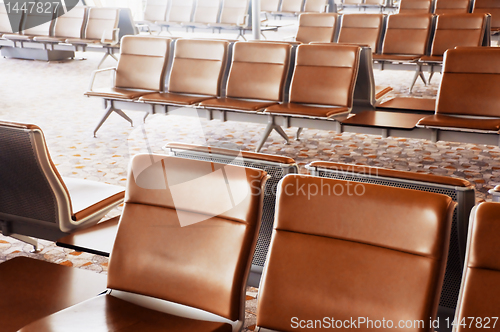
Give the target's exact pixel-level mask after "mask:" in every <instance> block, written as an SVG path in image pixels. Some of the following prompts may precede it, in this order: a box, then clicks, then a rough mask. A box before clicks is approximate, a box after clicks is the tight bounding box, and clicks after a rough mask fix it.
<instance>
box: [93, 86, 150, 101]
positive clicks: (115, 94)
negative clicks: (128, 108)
mask: <svg viewBox="0 0 500 332" xmlns="http://www.w3.org/2000/svg"><path fill="white" fill-rule="evenodd" d="M147 93H149V92H147V91H137V90H128V89H121V88H102V89H97V90H93V91H87V92H85V95H86V96H91V97H101V98H107V99H124V100H130V99H137V98H139V97H140V96H143V95H145V94H147Z"/></svg>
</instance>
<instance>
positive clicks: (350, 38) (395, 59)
mask: <svg viewBox="0 0 500 332" xmlns="http://www.w3.org/2000/svg"><path fill="white" fill-rule="evenodd" d="M295 40H296V41H298V42H303V43H311V42H327V43H328V42H337V43H346V44H358V45H368V46H369V47H370V48H371V49H372V50H373V53H374V55H373V60H374V61H375V63H376V65H378V66H379V67H378V68H379V69H386V68H391V69H398V68H399V67H401V69H403V70H406V69H409V68H408V66H407V65H406V64H410V65H411V66H414V67H415V68H416V72H415V76H414V78H413V81H412V84H411V86H410V92H411V91H412V90H413V86H414V85H415V83H416V81H417V79H418V78H419V77H421V78H422V80H423V81H424V83H427V81H426V79H425V77H424V76H423V70H425V67H428V70H429V71H430V72H431V76H430V77H429V81H430V80H431V79H432V75H433V74H434V72H435V70H439V69H440V68H441V65H442V63H443V54H444V52H445V51H446V50H448V49H451V48H455V47H475V46H489V45H490V18H489V16H488V15H487V14H442V15H437V16H433V15H432V14H397V15H389V16H388V17H387V16H386V15H384V14H344V15H340V16H339V15H338V14H335V13H331V14H301V15H300V17H299V28H298V30H297V35H296V38H295ZM401 64H404V65H401ZM405 65H406V66H405Z"/></svg>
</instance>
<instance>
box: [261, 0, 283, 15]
mask: <svg viewBox="0 0 500 332" xmlns="http://www.w3.org/2000/svg"><path fill="white" fill-rule="evenodd" d="M279 5H280V0H260V10H261V11H263V12H268V13H271V12H277V11H278V9H279Z"/></svg>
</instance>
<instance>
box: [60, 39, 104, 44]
mask: <svg viewBox="0 0 500 332" xmlns="http://www.w3.org/2000/svg"><path fill="white" fill-rule="evenodd" d="M66 43H68V44H96V43H100V40H96V39H80V38H68V39H66Z"/></svg>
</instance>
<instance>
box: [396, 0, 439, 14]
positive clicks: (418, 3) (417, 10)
mask: <svg viewBox="0 0 500 332" xmlns="http://www.w3.org/2000/svg"><path fill="white" fill-rule="evenodd" d="M432 6H433V1H432V0H401V1H400V3H399V13H400V14H403V13H405V14H429V13H432V10H433V8H432Z"/></svg>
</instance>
